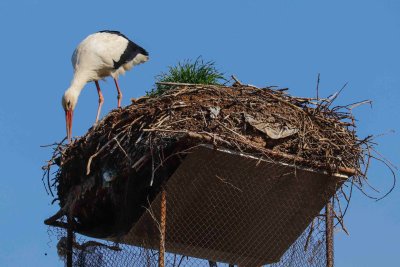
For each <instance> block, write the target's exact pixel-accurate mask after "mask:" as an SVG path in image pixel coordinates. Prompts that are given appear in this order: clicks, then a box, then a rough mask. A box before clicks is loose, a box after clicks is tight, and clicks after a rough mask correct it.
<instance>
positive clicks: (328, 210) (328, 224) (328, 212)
mask: <svg viewBox="0 0 400 267" xmlns="http://www.w3.org/2000/svg"><path fill="white" fill-rule="evenodd" d="M325 216H326V218H325V228H326V229H325V230H326V267H333V205H332V203H331V201H329V202H328V203H327V204H326V207H325Z"/></svg>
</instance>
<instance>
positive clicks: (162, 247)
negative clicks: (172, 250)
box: [158, 189, 167, 267]
mask: <svg viewBox="0 0 400 267" xmlns="http://www.w3.org/2000/svg"><path fill="white" fill-rule="evenodd" d="M160 217H161V220H160V228H161V229H160V254H159V258H158V266H159V267H164V266H165V229H166V223H167V196H166V192H165V189H164V190H163V191H162V192H161V216H160Z"/></svg>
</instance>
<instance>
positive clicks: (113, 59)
mask: <svg viewBox="0 0 400 267" xmlns="http://www.w3.org/2000/svg"><path fill="white" fill-rule="evenodd" d="M148 59H149V54H148V53H147V51H146V50H145V49H143V48H142V47H140V46H138V45H137V44H135V43H134V42H132V41H131V40H129V39H128V38H127V37H126V36H125V35H123V34H122V33H120V32H118V31H100V32H97V33H94V34H91V35H89V36H88V37H86V38H85V39H84V40H83V41H82V42H81V43H80V44H79V45H78V47H77V48H76V49H75V51H74V53H73V55H72V66H73V67H74V77H73V79H72V81H71V85H70V87H69V88H68V89H67V90H66V91H65V93H64V95H63V97H62V106H63V108H64V110H65V121H66V126H67V137H68V141H71V134H72V118H73V113H74V109H75V106H76V103H77V102H78V97H79V94H80V93H81V91H82V89H83V88H84V86H85V84H86V83H88V82H91V81H94V82H95V84H96V87H97V93H98V94H99V105H98V108H97V116H96V123H97V121H98V120H99V116H100V111H101V107H102V105H103V102H104V99H103V94H102V93H101V90H100V86H99V82H98V81H99V80H101V79H104V78H106V77H107V76H112V77H113V78H114V82H115V86H116V88H117V91H118V107H120V106H121V99H122V93H121V90H120V88H119V86H118V76H119V75H120V74H123V73H125V71H127V70H130V69H131V68H132V67H133V66H135V65H138V64H140V63H144V62H146V61H147V60H148Z"/></svg>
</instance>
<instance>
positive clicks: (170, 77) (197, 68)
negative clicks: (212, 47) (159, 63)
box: [146, 57, 226, 96]
mask: <svg viewBox="0 0 400 267" xmlns="http://www.w3.org/2000/svg"><path fill="white" fill-rule="evenodd" d="M156 82H176V83H194V84H223V82H226V79H225V78H224V74H223V73H221V72H220V71H219V70H217V69H216V67H215V62H214V61H207V62H205V61H204V60H203V59H202V58H201V57H198V58H197V59H196V60H195V61H193V60H185V61H183V62H179V63H178V65H176V66H170V67H169V68H168V72H166V73H161V74H159V75H157V76H156ZM170 88H171V86H166V85H162V84H156V85H155V88H153V89H152V90H151V91H149V92H146V95H147V96H155V95H161V94H163V93H165V92H166V91H168V89H170Z"/></svg>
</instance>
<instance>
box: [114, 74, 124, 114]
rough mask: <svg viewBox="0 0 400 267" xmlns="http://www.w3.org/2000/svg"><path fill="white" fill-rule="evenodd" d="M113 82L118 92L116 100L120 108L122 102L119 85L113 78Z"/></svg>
mask: <svg viewBox="0 0 400 267" xmlns="http://www.w3.org/2000/svg"><path fill="white" fill-rule="evenodd" d="M114 82H115V86H116V87H117V91H118V96H117V99H118V107H119V108H120V107H121V101H122V93H121V90H120V89H119V85H118V81H117V79H115V78H114Z"/></svg>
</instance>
